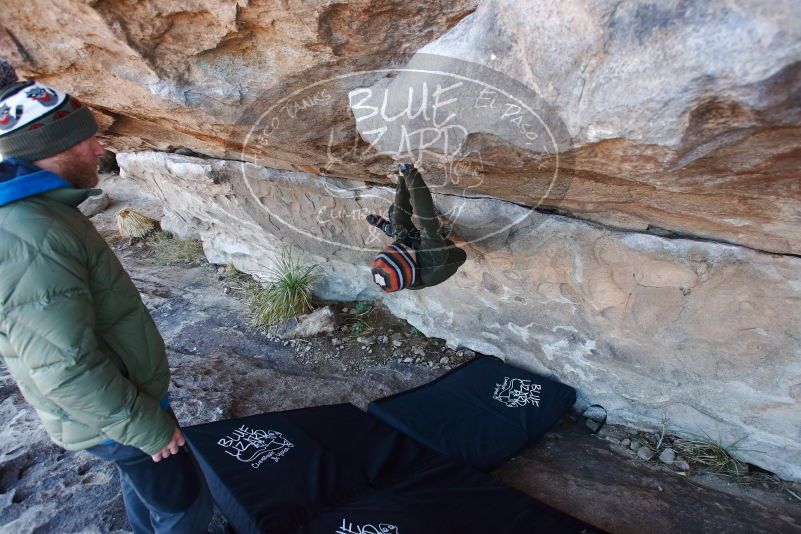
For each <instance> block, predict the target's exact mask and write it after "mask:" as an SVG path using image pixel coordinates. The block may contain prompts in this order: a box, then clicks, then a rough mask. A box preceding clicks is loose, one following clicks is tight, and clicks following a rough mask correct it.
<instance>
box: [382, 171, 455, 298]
mask: <svg viewBox="0 0 801 534" xmlns="http://www.w3.org/2000/svg"><path fill="white" fill-rule="evenodd" d="M399 171H400V176H399V178H398V188H397V190H396V192H395V202H394V204H393V205H392V207H391V208H390V209H389V215H388V216H389V221H388V220H386V219H384V218H383V217H380V216H378V215H368V216H367V222H369V223H370V224H372V225H373V226H377V227H378V228H380V229H381V230H382V231H384V233H386V234H387V235H388V236H390V237H392V238H393V240H394V241H393V242H392V244H391V245H389V246H388V247H386V248H385V249H384V250H382V251H381V252H380V253H379V254H378V255H377V256H376V257H375V260H373V264H372V274H373V280H374V281H375V283H376V284H378V285H379V286H380V287H381V289H383V290H384V291H385V292H387V293H390V292H393V291H399V290H401V289H423V288H424V287H431V286H435V285H437V284H441V283H442V282H444V281H445V280H447V279H448V278H450V277H451V276H453V275H454V274H455V273H456V271H457V270H458V269H459V267H461V265H462V264H463V263H464V262H465V260H466V259H467V254H465V252H464V250H462V249H460V248H459V247H457V246H456V245H455V244H454V243H453V241H451V240H450V239H446V238H444V237H443V236H442V234H441V231H442V229H441V226H440V223H439V219H438V218H437V212H436V209H435V208H434V201H433V200H432V198H431V192H430V191H429V190H428V186H426V184H425V182H424V181H423V178H422V176H420V172H419V171H418V170H417V169H415V168H414V167H413V166H412V165H409V164H403V165H400V166H399ZM412 213H414V214H415V215H417V218H418V219H419V220H420V225H421V226H422V231H421V230H418V229H417V227H416V226H415V225H414V224H413V223H412Z"/></svg>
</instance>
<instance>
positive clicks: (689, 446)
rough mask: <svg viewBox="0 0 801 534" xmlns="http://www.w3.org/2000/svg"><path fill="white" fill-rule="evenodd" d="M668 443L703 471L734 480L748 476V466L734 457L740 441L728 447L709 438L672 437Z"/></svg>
mask: <svg viewBox="0 0 801 534" xmlns="http://www.w3.org/2000/svg"><path fill="white" fill-rule="evenodd" d="M743 439H744V438H743ZM670 441H671V444H672V447H673V449H674V450H675V451H676V452H678V453H679V454H681V455H682V456H683V457H684V458H686V459H687V460H688V461H689V462H690V463H691V464H695V465H696V466H697V467H700V468H701V469H702V470H704V471H707V472H709V473H717V474H720V475H727V476H731V477H735V478H740V477H743V476H745V475H746V474H748V464H746V463H744V462H741V461H740V460H738V459H737V458H735V457H734V452H735V451H737V450H738V448H739V447H738V445H739V443H740V441H742V439H740V440H738V441H735V442H734V443H732V444H730V445H724V444H722V443H720V442H716V441H713V440H712V439H709V438H706V439H701V438H697V439H695V438H693V439H687V438H679V437H675V436H672V437H671V440H670Z"/></svg>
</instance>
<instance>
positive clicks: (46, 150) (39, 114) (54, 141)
mask: <svg viewBox="0 0 801 534" xmlns="http://www.w3.org/2000/svg"><path fill="white" fill-rule="evenodd" d="M95 133H97V123H96V122H95V118H94V117H93V116H92V112H91V111H89V108H87V107H85V106H84V105H82V104H81V103H80V102H79V101H78V99H76V98H74V97H72V96H70V95H68V94H66V93H63V92H61V91H58V90H56V89H51V88H50V87H47V86H46V85H43V84H41V83H38V82H25V81H23V82H18V81H17V75H16V73H15V72H14V69H13V68H12V67H11V65H10V64H9V63H8V62H7V61H5V60H4V59H3V58H2V57H0V154H2V156H3V158H19V159H24V160H28V161H36V160H38V159H42V158H47V157H49V156H54V155H56V154H58V153H59V152H63V151H65V150H67V149H68V148H70V147H71V146H73V145H77V144H78V143H80V142H81V141H83V140H84V139H87V138H89V137H91V136H93V135H94V134H95Z"/></svg>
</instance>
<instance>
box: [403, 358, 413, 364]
mask: <svg viewBox="0 0 801 534" xmlns="http://www.w3.org/2000/svg"><path fill="white" fill-rule="evenodd" d="M413 362H414V360H413V359H411V358H404V359H403V363H413Z"/></svg>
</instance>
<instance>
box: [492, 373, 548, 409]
mask: <svg viewBox="0 0 801 534" xmlns="http://www.w3.org/2000/svg"><path fill="white" fill-rule="evenodd" d="M541 392H542V386H541V385H539V384H532V383H531V380H524V379H522V378H509V377H508V376H507V377H504V379H503V384H495V393H494V394H493V395H492V398H493V399H495V400H497V401H500V402H502V403H504V404H505V405H506V406H508V407H509V408H519V407H521V406H526V405H529V404H530V405H532V406H536V407H538V408H539V406H540V393H541Z"/></svg>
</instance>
